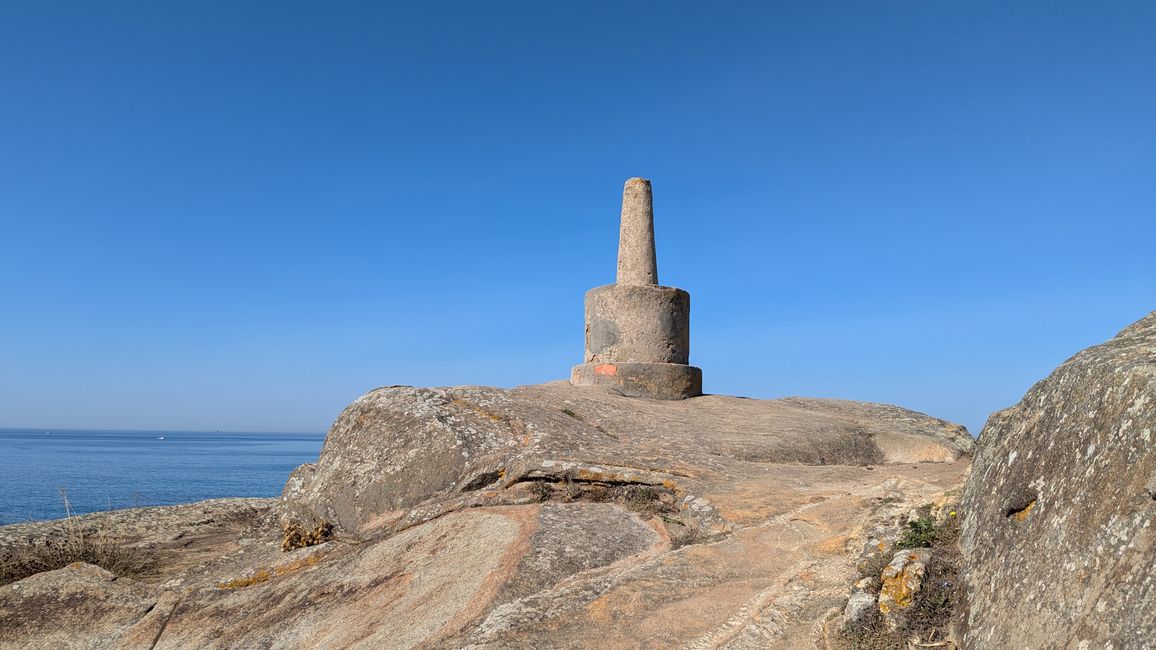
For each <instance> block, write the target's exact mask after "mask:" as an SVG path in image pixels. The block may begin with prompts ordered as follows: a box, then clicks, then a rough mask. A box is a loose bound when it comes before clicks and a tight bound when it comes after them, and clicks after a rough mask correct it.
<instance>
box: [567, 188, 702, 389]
mask: <svg viewBox="0 0 1156 650" xmlns="http://www.w3.org/2000/svg"><path fill="white" fill-rule="evenodd" d="M689 361H690V294H688V293H687V292H685V291H683V290H682V289H676V288H674V287H663V286H659V284H658V261H657V256H656V255H655V251H654V208H653V204H652V198H651V193H650V181H648V180H646V179H645V178H631V179H630V180H628V181H626V186H625V187H624V188H623V189H622V225H621V230H620V232H619V238H618V278H617V282H615V283H614V284H608V285H606V286H603V287H595V288H593V289H591V290H590V291H587V292H586V362H585V363H583V364H582V365H578V366H574V369H573V370H572V371H571V373H570V383H571V384H573V385H575V386H606V387H609V388H612V389H614V390H617V391H618V392H620V393H622V394H623V395H627V396H629V397H649V398H652V399H668V400H673V399H685V398H687V397H694V396H696V395H701V394H702V370H700V369H698V368H695V367H694V366H691V365H688V362H689Z"/></svg>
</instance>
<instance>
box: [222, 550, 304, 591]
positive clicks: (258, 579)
mask: <svg viewBox="0 0 1156 650" xmlns="http://www.w3.org/2000/svg"><path fill="white" fill-rule="evenodd" d="M321 557H322V555H321V554H320V553H314V554H313V555H310V556H308V557H303V558H301V559H299V560H294V561H292V562H288V563H286V564H282V565H279V566H276V567H273V568H271V569H269V568H264V567H262V568H260V569H257V570H256V571H254V572H253V573H252V574H250V575H247V576H245V577H243V578H234V579H233V580H227V581H225V582H220V583H217V588H218V589H243V588H244V587H252V586H253V585H258V584H261V583H262V582H268V581H269V580H272V579H273V578H274V577H277V576H283V575H288V574H291V573H296V572H298V571H301V570H302V569H307V568H309V567H311V566H315V565H316V564H317V563H318V562H320V561H321Z"/></svg>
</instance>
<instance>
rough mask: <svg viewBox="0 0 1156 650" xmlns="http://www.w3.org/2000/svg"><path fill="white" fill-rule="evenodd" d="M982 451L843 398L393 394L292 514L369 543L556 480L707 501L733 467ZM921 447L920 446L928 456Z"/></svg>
mask: <svg viewBox="0 0 1156 650" xmlns="http://www.w3.org/2000/svg"><path fill="white" fill-rule="evenodd" d="M972 444H973V443H972V440H971V437H970V436H969V435H967V432H966V430H964V429H963V428H962V427H958V426H956V425H951V424H949V423H946V422H943V421H942V420H935V419H933V418H929V417H927V416H924V415H920V414H917V413H914V412H912V411H907V410H904V409H898V408H896V407H889V406H883V405H872V404H862V403H855V402H841V401H836V400H804V399H798V398H791V399H785V400H772V401H762V400H747V399H739V398H733V397H722V396H715V395H711V396H704V397H699V398H694V399H689V400H684V401H681V402H674V403H671V402H654V401H649V400H636V399H629V398H624V397H622V396H619V395H615V394H613V393H610V392H607V391H603V390H599V389H596V388H591V389H583V388H573V387H570V386H567V385H566V384H563V383H557V384H546V385H540V386H523V387H520V388H517V389H514V390H503V389H497V388H481V387H457V388H409V387H388V388H381V389H377V390H375V391H371V392H370V393H368V394H366V395H364V396H362V397H361V398H360V399H358V400H357V401H356V402H354V403H353V404H352V405H350V406H349V407H348V408H347V409H346V410H345V411H344V412H343V413H342V414H341V416H340V417H339V418H338V419H337V422H336V423H335V424H334V425H333V428H332V429H331V430H330V433H329V436H328V438H327V439H326V441H325V446H324V447H323V448H322V451H321V457H320V459H319V461H318V463H317V465H316V467H306V468H305V469H301V470H299V471H297V472H294V474H293V476H292V477H291V478H290V480H289V482H288V483H287V484H286V491H285V495H284V497H283V499H282V506H281V510H280V512H281V513H282V516H283V517H284V518H285V519H286V520H288V519H299V520H300V519H304V520H306V521H305V523H307V524H308V523H311V522H312V521H314V520H324V521H328V522H331V523H334V524H337V525H338V526H340V527H341V528H343V529H344V531H345V532H346V533H347V534H348V533H359V534H362V533H367V532H368V531H372V530H381V529H388V528H396V527H398V526H408V525H412V524H413V523H415V521H416V520H415V519H414V518H413V517H414V516H415V515H414V513H413V511H412V510H411V509H414V508H416V507H417V506H418V505H419V504H422V503H423V502H430V501H432V502H441V501H446V500H449V499H459V500H464V501H463V503H464V502H466V501H468V502H470V503H471V504H472V505H478V504H480V503H484V502H486V501H485V499H487V498H491V497H489V496H487V495H489V494H491V493H492V492H493V490H494V488H498V491H497V492H496V493H495V494H498V495H503V496H502V498H514V497H511V496H510V495H511V494H514V495H517V494H520V493H519V492H518V491H511V490H510V489H509V488H511V487H512V486H515V485H516V484H519V483H525V482H527V481H531V480H538V479H543V478H546V479H550V478H553V479H554V480H558V479H561V478H563V477H566V476H570V477H572V478H577V479H580V480H586V481H608V482H617V483H623V482H630V483H641V484H650V485H660V486H666V487H669V488H671V489H675V490H677V491H679V492H680V493H693V494H701V493H702V492H703V491H704V486H705V485H714V484H715V482H716V481H719V480H720V479H722V476H720V472H721V473H723V474H725V472H726V471H728V470H727V468H728V466H729V465H731V464H732V462H733V461H751V462H757V463H803V464H812V465H823V464H843V465H868V464H873V463H884V462H888V461H889V460H897V461H899V462H915V461H916V460H933V461H952V460H956V459H957V458H959V457H960V456H962V455H966V454H967V453H968V452H969V450H970V448H971V445H972ZM909 446H910V447H911V448H914V449H916V450H919V452H918V454H917V455H916V456H915V457H912V455H911V454H910V453H909V451H908V449H907V447H909ZM723 480H725V479H723ZM484 488H488V489H484ZM493 498H497V497H493ZM418 510H419V511H420V509H418ZM438 512H439V510H438V509H437V507H433V509H431V510H429V511H428V513H427V514H425V515H422V516H436V514H437V513H438Z"/></svg>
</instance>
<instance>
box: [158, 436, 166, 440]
mask: <svg viewBox="0 0 1156 650" xmlns="http://www.w3.org/2000/svg"><path fill="white" fill-rule="evenodd" d="M164 439H165V437H164V436H157V440H164Z"/></svg>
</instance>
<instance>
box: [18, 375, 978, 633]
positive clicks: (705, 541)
mask: <svg viewBox="0 0 1156 650" xmlns="http://www.w3.org/2000/svg"><path fill="white" fill-rule="evenodd" d="M960 436H963V437H962V438H961V437H960ZM905 441H906V442H905ZM906 443H918V445H924V446H929V447H934V448H936V449H938V450H939V457H940V459H941V460H944V461H945V462H922V463H911V462H908V461H907V460H906V459H904V460H903V462H902V463H901V464H888V462H887V459H888V453H889V452H886V451H885V449H893V450H894V449H897V448H902V447H903V446H904V445H905V444H906ZM969 443H970V438H969V437H967V436H966V432H963V430H962V429H961V428H959V427H956V426H954V425H950V424H948V423H945V422H942V421H939V420H935V419H933V418H929V417H927V416H922V415H919V414H916V413H912V412H910V411H906V410H903V409H898V408H895V407H886V406H882V405H870V404H858V403H853V402H838V401H830V400H805V399H787V400H774V401H759V400H746V399H738V398H726V397H719V396H705V397H701V398H695V399H691V400H686V401H682V402H659V401H653V400H637V399H628V398H624V397H621V396H618V395H614V394H612V393H608V392H606V391H602V390H598V389H581V388H574V387H571V386H569V385H567V384H564V383H557V384H550V385H544V386H526V387H522V388H518V389H514V390H500V389H493V388H477V387H460V388H444V389H416V388H404V387H393V388H386V389H379V390H377V391H372V392H371V393H369V394H368V395H366V396H364V397H362V398H361V399H359V400H358V401H357V402H355V403H354V404H353V405H351V406H350V408H349V409H347V410H346V411H345V412H344V413H343V414H342V415H341V417H340V418H339V419H338V421H337V422H336V423H335V425H334V427H333V429H332V431H331V433H330V436H329V439H328V440H327V442H326V445H325V449H324V450H323V452H322V454H321V457H320V458H319V460H318V462H317V463H315V464H312V465H308V466H304V467H302V468H299V469H298V470H297V471H295V472H294V473H293V475H292V477H291V478H290V480H289V481H288V482H287V484H286V487H285V492H284V496H283V498H282V500H281V501H280V502H279V503H278V505H277V506H276V508H275V512H271V513H269V514H267V515H266V514H263V512H264V511H262V510H260V509H259V508H251V509H250V511H251V514H250V515H247V516H245V517H241V518H239V519H238V520H237V521H236V522H235V523H234V524H231V526H233V527H232V528H229V530H230V531H231V537H229V538H228V539H227V540H226V539H221V538H219V537H218V535H219V534H222V529H220V528H219V527H217V523H216V520H217V517H213V516H207V515H202V516H203V517H204V521H205V523H204V526H205V527H206V528H207V529H208V530H209V531H210V533H211V534H209V535H206V536H200V537H198V536H199V533H198V531H197V530H196V529H195V528H194V529H193V530H186V529H185V525H186V524H187V523H189V521H190V520H188V519H186V518H184V517H183V516H181V517H174V513H173V512H171V511H168V510H165V511H163V512H160V511H159V510H164V509H158V512H157V513H156V514H157V517H158V521H161V520H165V521H169V522H170V523H169V524H166V526H163V527H158V534H157V535H155V536H153V537H149V538H147V539H148V540H151V541H148V542H145V538H144V537H138V538H136V541H135V542H134V543H156V544H158V545H162V546H163V544H168V545H169V546H164V548H166V549H169V550H174V551H180V552H183V551H181V550H180V549H178V548H177V547H176V546H175V545H178V544H179V543H180V541H181V540H183V539H187V538H198V539H202V540H204V543H203V544H200V545H199V546H198V547H197V549H198V550H196V551H195V557H196V558H197V559H196V561H193V562H190V561H189V560H187V559H184V557H183V556H178V557H174V558H172V560H171V561H172V564H171V566H167V567H163V568H162V570H161V571H160V575H158V576H157V577H156V579H152V580H149V581H148V583H147V584H142V583H137V584H136V585H135V586H134V587H133V590H134V591H133V593H136V591H135V590H138V589H139V590H143V592H141V594H140V598H142V599H143V600H142V602H150V603H152V604H151V605H149V606H146V607H144V608H142V609H141V610H125V611H126V612H127V613H124V614H123V615H122V614H119V613H118V614H115V615H109V614H105V613H101V612H93V613H90V614H85V616H87V617H88V619H89V620H88V621H85V622H82V621H80V620H76V621H74V622H73V621H72V620H71V619H68V620H69V622H68V623H67V629H68V630H69V631H70V632H72V633H74V634H77V638H81V639H86V640H88V641H87V646H86V647H94V648H113V647H134V648H135V647H145V648H148V647H152V646H154V645H155V647H157V648H186V647H202V648H225V647H228V648H269V647H276V648H314V647H327V648H347V647H361V648H410V647H424V648H541V647H559V648H605V647H693V648H721V647H727V648H766V647H807V646H810V645H812V644H814V643H817V639H818V638H819V637H820V636H822V634H824V633H825V631H824V630H825V625H826V623H827V622H829V621H835V622H837V621H838V619H839V613H840V612H841V611H842V610H843V606H844V599H845V597H846V589H847V585H849V584H850V583H851V582H852V581H853V580H854V577H855V576H856V575H857V569H856V561H857V558H858V555H859V550H860V549H862V548H863V547H864V545H865V544H867V542H868V538H869V537H871V536H872V535H874V534H876V531H877V530H878V529H879V527H880V526H894V525H895V524H896V520H897V517H898V516H899V514H898V513H900V512H907V511H909V510H910V509H911V508H912V507H914V506H915V505H918V504H922V503H928V502H932V501H934V500H936V498H937V497H938V496H939V495H941V494H942V493H943V492H944V491H945V490H948V489H952V488H954V487H956V486H958V485H959V484H960V482H961V478H962V475H963V472H964V471H965V470H966V468H967V457H966V453H967V451H968V449H969ZM198 507H199V506H198V505H197V504H193V505H192V506H187V507H184V510H183V512H184V513H186V514H190V515H191V514H193V513H196V512H197V508H198ZM114 515H115V513H110V516H114ZM222 516H223V515H222ZM148 517H149V511H148V510H142V511H139V512H136V513H132V514H131V516H130V521H139V522H144V521H146V520H147V519H148ZM278 520H287V521H303V520H307V521H308V522H317V521H318V520H326V521H332V522H334V523H338V524H339V526H338V528H337V529H336V531H335V533H336V537H335V539H333V540H332V541H328V542H325V543H322V544H320V545H317V546H311V547H307V548H303V549H297V550H293V551H291V552H287V553H283V552H281V550H280V547H281V534H282V531H281V528H280V526H279V524H278ZM241 522H244V525H243V526H240V525H239V524H240V523H241ZM45 525H46V526H51V525H48V524H45ZM133 525H134V526H135V524H133ZM104 526H105V527H109V526H112V527H115V521H114V520H113V519H110V520H106V521H105V522H104ZM160 528H165V530H163V531H161V530H160ZM3 530H4V529H0V533H2V532H3ZM25 532H27V531H25ZM0 538H3V537H0ZM7 539H9V540H10V541H11V543H21V540H22V539H24V538H23V537H22V536H20V535H17V536H12V537H8V538H7ZM213 540H216V541H213ZM162 543H163V544H162ZM210 549H212V550H214V551H215V555H212V556H211V557H210V556H209V555H207V553H208V551H209V550H210ZM38 578H39V576H34V577H33V578H27V579H25V580H23V581H20V582H17V583H14V584H13V585H10V587H11V588H13V589H24V588H25V587H24V586H23V585H26V584H28V583H29V581H33V583H35V580H37V579H38ZM122 580H123V578H122V579H118V580H115V581H111V582H108V581H105V582H101V583H100V585H103V586H100V585H96V586H93V587H91V588H92V590H93V591H92V594H91V601H92V602H94V603H96V602H105V601H110V600H115V599H116V598H120V596H119V595H118V592H117V590H118V589H122V588H123V587H122V584H121V583H122ZM123 584H124V585H129V584H130V583H129V582H124V583H123ZM149 607H151V609H149ZM20 611H21V612H22V614H20V615H33V614H31V613H30V610H26V609H24V608H21V610H20ZM118 611H120V610H118ZM84 625H91V626H92V627H93V629H115V633H114V634H110V635H109V636H108V637H107V638H105V637H99V636H92V635H87V636H86V633H83V632H79V633H78V632H77V630H78V629H81V628H82V627H83V626H84ZM8 627H9V626H8V621H6V620H4V617H3V616H0V630H6V629H8ZM12 629H16V630H18V633H17V635H16V636H11V637H10V636H6V635H4V636H0V638H2V639H3V642H0V645H2V643H9V644H10V645H11V646H12V647H24V646H27V645H30V644H32V645H33V647H35V642H36V639H38V638H40V637H37V636H35V634H34V633H33V632H28V631H26V630H27V629H28V628H25V627H19V626H13V628H12Z"/></svg>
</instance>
